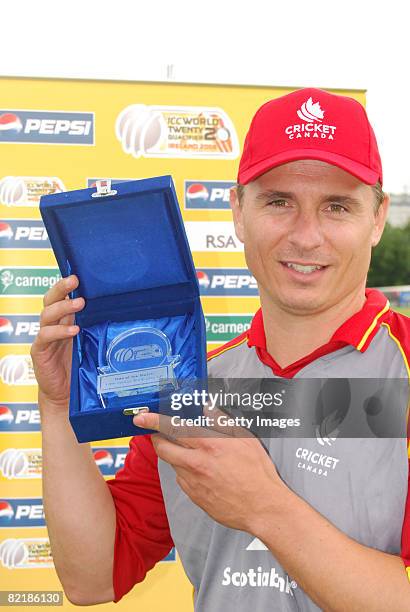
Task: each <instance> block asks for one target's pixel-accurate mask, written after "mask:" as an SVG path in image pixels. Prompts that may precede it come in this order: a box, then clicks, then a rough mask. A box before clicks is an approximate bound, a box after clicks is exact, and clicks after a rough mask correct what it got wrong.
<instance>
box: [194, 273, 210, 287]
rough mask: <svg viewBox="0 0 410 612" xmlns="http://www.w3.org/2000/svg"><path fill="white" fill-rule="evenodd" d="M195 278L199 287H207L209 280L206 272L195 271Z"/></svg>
mask: <svg viewBox="0 0 410 612" xmlns="http://www.w3.org/2000/svg"><path fill="white" fill-rule="evenodd" d="M196 276H197V279H198V283H199V286H200V287H203V288H204V289H207V288H208V287H209V284H210V282H211V281H210V280H209V276H208V274H207V273H206V272H203V271H202V270H197V272H196Z"/></svg>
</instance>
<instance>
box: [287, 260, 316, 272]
mask: <svg viewBox="0 0 410 612" xmlns="http://www.w3.org/2000/svg"><path fill="white" fill-rule="evenodd" d="M281 264H282V265H284V266H286V267H287V268H291V269H292V270H296V272H301V273H302V274H312V273H313V272H316V271H318V270H324V268H327V266H322V265H320V264H316V263H308V264H307V263H306V264H301V263H295V262H293V261H281Z"/></svg>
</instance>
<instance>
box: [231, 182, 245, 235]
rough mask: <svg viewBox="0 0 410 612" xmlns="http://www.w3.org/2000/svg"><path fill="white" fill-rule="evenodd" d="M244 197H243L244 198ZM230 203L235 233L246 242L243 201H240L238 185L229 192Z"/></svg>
mask: <svg viewBox="0 0 410 612" xmlns="http://www.w3.org/2000/svg"><path fill="white" fill-rule="evenodd" d="M242 199H243V198H242ZM229 203H230V205H231V209H232V216H233V223H234V226H235V234H236V236H237V238H238V240H240V241H241V242H244V231H243V205H244V203H243V201H242V202H240V201H239V198H238V192H237V189H236V187H231V190H230V192H229Z"/></svg>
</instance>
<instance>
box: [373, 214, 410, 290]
mask: <svg viewBox="0 0 410 612" xmlns="http://www.w3.org/2000/svg"><path fill="white" fill-rule="evenodd" d="M409 284H410V223H408V224H407V225H406V226H405V227H393V226H391V225H390V224H389V223H387V224H386V227H385V230H384V233H383V236H382V239H381V241H380V242H379V244H378V245H377V247H376V248H375V249H374V250H373V254H372V262H371V265H370V270H369V274H368V277H367V285H368V287H387V286H391V285H409Z"/></svg>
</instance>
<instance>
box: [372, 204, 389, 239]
mask: <svg viewBox="0 0 410 612" xmlns="http://www.w3.org/2000/svg"><path fill="white" fill-rule="evenodd" d="M389 207H390V196H389V195H388V194H387V193H386V194H385V195H384V198H383V202H382V203H381V204H380V206H379V209H378V211H377V213H376V214H375V224H374V228H373V235H372V247H375V246H377V245H378V244H379V242H380V239H381V237H382V234H383V230H384V226H385V225H386V221H387V215H388V214H389Z"/></svg>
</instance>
